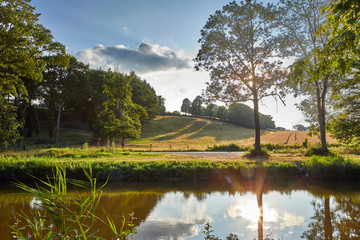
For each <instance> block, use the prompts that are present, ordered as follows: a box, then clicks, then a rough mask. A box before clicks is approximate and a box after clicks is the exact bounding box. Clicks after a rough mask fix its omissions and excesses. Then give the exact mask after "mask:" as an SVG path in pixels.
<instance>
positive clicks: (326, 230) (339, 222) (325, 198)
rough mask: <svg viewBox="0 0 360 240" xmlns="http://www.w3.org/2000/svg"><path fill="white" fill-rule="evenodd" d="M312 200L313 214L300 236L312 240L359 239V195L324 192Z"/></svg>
mask: <svg viewBox="0 0 360 240" xmlns="http://www.w3.org/2000/svg"><path fill="white" fill-rule="evenodd" d="M316 195H318V196H317V197H318V199H322V200H321V201H319V200H314V201H313V202H312V205H313V207H314V216H313V217H311V222H310V223H309V224H308V229H307V230H306V231H304V232H303V233H302V236H301V237H302V238H304V239H308V240H312V239H319V240H333V239H341V240H351V239H360V195H359V194H355V195H349V194H346V195H343V194H342V193H336V192H329V191H328V192H326V191H325V192H324V193H322V194H321V195H320V196H319V193H317V194H316Z"/></svg>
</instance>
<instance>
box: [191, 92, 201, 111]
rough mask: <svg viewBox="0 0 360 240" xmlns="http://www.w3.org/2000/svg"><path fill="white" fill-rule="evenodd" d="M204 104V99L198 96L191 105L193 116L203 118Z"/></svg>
mask: <svg viewBox="0 0 360 240" xmlns="http://www.w3.org/2000/svg"><path fill="white" fill-rule="evenodd" d="M202 102H203V97H201V96H196V98H195V99H194V101H192V103H191V115H193V116H201V115H202V114H203V109H202Z"/></svg>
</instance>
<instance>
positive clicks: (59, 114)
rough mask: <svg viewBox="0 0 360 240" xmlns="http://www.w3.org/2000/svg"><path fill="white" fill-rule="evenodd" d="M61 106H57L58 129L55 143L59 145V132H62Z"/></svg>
mask: <svg viewBox="0 0 360 240" xmlns="http://www.w3.org/2000/svg"><path fill="white" fill-rule="evenodd" d="M61 108H62V107H61V105H57V106H56V111H57V112H56V113H57V114H56V129H55V138H54V143H55V144H58V142H59V131H60V117H61Z"/></svg>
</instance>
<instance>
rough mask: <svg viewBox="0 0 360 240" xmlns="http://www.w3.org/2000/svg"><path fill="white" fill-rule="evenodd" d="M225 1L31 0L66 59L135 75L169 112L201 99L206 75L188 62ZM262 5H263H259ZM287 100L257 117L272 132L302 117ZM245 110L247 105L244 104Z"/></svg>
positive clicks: (263, 107) (263, 109)
mask: <svg viewBox="0 0 360 240" xmlns="http://www.w3.org/2000/svg"><path fill="white" fill-rule="evenodd" d="M228 2H229V1H226V0H196V1H194V0H103V1H94V0H75V1H74V0H33V1H32V2H31V4H32V5H33V6H35V7H36V12H38V13H41V16H40V23H41V24H43V25H44V26H45V27H46V28H48V29H50V30H51V32H52V34H53V36H54V38H55V40H56V41H59V42H61V43H63V44H64V45H65V46H66V47H67V50H68V52H69V53H70V54H72V55H74V56H76V57H77V58H78V59H79V60H81V61H83V62H85V63H89V64H90V66H91V67H93V68H98V67H101V68H103V69H107V68H109V67H111V68H113V67H114V66H115V65H116V66H118V68H119V70H120V71H121V72H129V71H130V70H135V72H136V73H137V74H138V75H140V76H141V77H142V78H143V79H146V80H147V81H148V82H149V83H150V84H151V85H152V86H153V87H154V88H155V91H156V92H157V94H158V95H162V96H164V97H165V99H166V107H167V110H169V111H174V110H178V111H179V110H180V106H181V103H182V100H183V99H184V98H186V97H187V98H189V99H190V100H191V101H192V100H193V99H194V98H195V97H196V95H201V91H202V89H203V88H204V87H205V82H206V81H209V76H208V74H207V73H206V72H203V71H202V72H196V71H195V70H194V66H193V65H194V64H193V62H192V59H193V58H195V56H196V54H197V51H198V50H199V44H198V42H197V40H198V39H199V38H200V30H201V29H202V27H203V26H204V25H205V23H206V21H207V19H208V17H209V15H211V14H213V13H215V11H216V10H218V9H221V8H222V6H224V5H225V4H227V3H228ZM264 2H267V1H264ZM295 102H296V101H295V100H294V99H293V98H291V97H288V98H287V107H283V106H281V104H280V103H279V104H278V105H277V106H276V103H275V102H274V100H271V99H269V100H265V101H264V102H263V104H262V105H261V106H260V111H261V112H262V113H265V114H270V115H272V116H273V117H274V120H275V122H276V125H277V126H283V127H286V128H289V129H290V128H291V127H292V125H294V124H297V123H303V117H302V115H301V113H300V112H299V111H297V109H296V108H295V106H294V103H295ZM249 105H250V106H252V105H251V103H249Z"/></svg>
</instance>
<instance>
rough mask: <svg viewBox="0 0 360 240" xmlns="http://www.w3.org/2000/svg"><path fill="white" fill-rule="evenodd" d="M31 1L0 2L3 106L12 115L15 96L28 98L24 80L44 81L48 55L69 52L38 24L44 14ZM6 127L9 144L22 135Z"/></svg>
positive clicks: (5, 141) (1, 90)
mask: <svg viewBox="0 0 360 240" xmlns="http://www.w3.org/2000/svg"><path fill="white" fill-rule="evenodd" d="M29 3H30V0H7V1H1V4H0V13H1V14H0V93H1V97H2V98H1V104H2V107H1V108H3V107H4V109H5V108H6V109H7V110H4V111H6V112H7V114H10V110H9V109H12V107H11V106H10V105H11V104H13V102H12V101H13V100H14V98H21V99H23V100H24V101H27V95H28V92H27V89H26V86H25V84H24V79H27V80H29V81H35V82H36V81H41V79H42V71H43V67H44V65H45V63H46V61H47V59H46V58H45V57H44V56H45V55H52V54H57V53H59V52H61V53H63V52H64V51H65V47H64V46H63V45H61V44H60V43H57V42H53V37H52V35H51V33H50V31H49V30H48V29H46V28H45V27H44V26H42V25H40V24H38V23H37V22H38V20H39V16H40V14H36V13H35V12H34V11H35V8H34V7H32V6H30V4H29ZM5 106H6V107H5ZM15 110H16V109H15ZM11 111H12V110H11ZM3 116H5V115H3ZM3 116H2V117H3ZM11 119H12V120H13V121H14V122H13V123H14V124H12V125H11V126H12V127H15V126H18V127H20V123H19V122H18V121H17V119H16V118H15V119H14V118H12V117H11ZM5 126H8V125H6V124H4V125H3V124H1V126H0V128H3V129H1V130H0V131H1V132H2V133H4V135H2V140H1V141H4V142H3V144H5V145H7V143H8V142H9V141H16V140H17V139H18V138H19V137H20V135H19V134H18V133H17V132H16V130H14V129H13V128H11V129H10V128H9V129H6V128H4V127H5ZM8 127H9V126H8ZM7 131H8V132H7ZM5 136H7V137H8V139H5Z"/></svg>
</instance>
